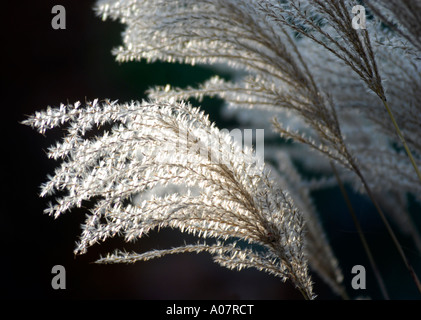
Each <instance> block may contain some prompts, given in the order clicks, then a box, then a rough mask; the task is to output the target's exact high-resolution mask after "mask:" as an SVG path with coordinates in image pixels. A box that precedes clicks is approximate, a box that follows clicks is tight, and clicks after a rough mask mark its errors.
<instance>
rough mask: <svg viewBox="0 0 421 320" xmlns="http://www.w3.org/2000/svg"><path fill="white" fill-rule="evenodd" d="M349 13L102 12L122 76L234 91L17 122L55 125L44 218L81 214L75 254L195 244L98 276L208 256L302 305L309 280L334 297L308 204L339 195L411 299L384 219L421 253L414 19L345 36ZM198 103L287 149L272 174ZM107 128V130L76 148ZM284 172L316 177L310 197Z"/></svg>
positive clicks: (335, 279) (196, 91) (332, 270)
mask: <svg viewBox="0 0 421 320" xmlns="http://www.w3.org/2000/svg"><path fill="white" fill-rule="evenodd" d="M357 5H358V6H359V8H361V6H360V2H357V1H352V0H335V1H334V0H331V1H318V0H289V1H276V0H265V1H263V0H261V1H251V0H174V1H164V0H144V1H140V0H138V1H137V0H120V1H116V0H102V1H98V3H97V5H96V7H95V10H96V12H97V13H98V15H100V16H101V17H102V18H103V19H114V20H119V21H120V22H121V23H123V24H124V25H125V26H126V29H125V32H124V34H123V45H122V46H120V47H119V48H116V49H115V50H114V54H115V55H116V58H117V60H118V61H120V62H124V61H132V60H142V59H146V60H147V61H148V62H154V61H157V60H160V61H166V62H179V63H187V64H192V65H195V64H210V65H217V66H220V65H227V66H229V67H230V68H231V69H232V70H233V71H232V72H233V74H234V75H235V76H234V77H233V80H231V81H227V80H223V79H221V78H219V77H217V76H215V77H212V78H211V79H209V80H208V81H206V82H205V83H203V84H202V85H200V86H198V87H187V88H173V87H171V86H170V85H168V86H165V87H156V88H152V89H150V90H149V92H148V94H149V100H147V101H142V102H131V103H118V102H116V101H114V102H110V101H97V100H95V101H93V102H88V103H86V105H84V106H82V105H81V104H80V103H75V104H73V105H61V106H60V107H59V108H48V109H47V110H46V111H43V112H37V113H36V114H35V115H34V116H32V117H30V118H29V119H28V120H26V121H25V123H26V124H28V125H32V126H33V127H35V128H36V129H37V130H38V131H39V132H41V133H44V132H45V131H46V130H48V129H51V128H53V127H57V126H61V125H66V128H67V129H66V130H67V134H66V136H65V138H64V139H63V141H61V142H60V143H58V144H57V145H56V146H54V147H52V148H51V149H50V150H49V156H50V157H52V158H55V159H62V163H61V166H60V167H59V168H58V169H57V170H56V172H55V174H54V176H52V177H51V178H50V180H49V181H48V182H47V183H46V184H44V185H43V191H42V195H43V196H46V195H52V194H55V193H56V192H57V191H65V192H64V193H63V192H60V194H64V195H63V196H62V197H59V196H57V197H56V202H55V203H53V204H51V206H50V207H48V208H47V209H46V212H47V213H49V214H51V215H54V216H55V217H57V216H59V215H60V214H62V213H63V212H65V211H68V210H70V209H71V208H73V207H80V206H81V205H82V203H83V202H85V201H88V200H90V201H91V202H93V207H92V209H90V210H89V212H88V213H87V218H86V222H85V224H84V225H83V232H82V235H81V238H80V241H79V243H78V245H77V247H76V250H75V251H76V252H77V253H84V252H85V251H86V250H87V248H88V247H89V246H91V245H93V244H94V243H97V242H99V241H104V240H106V239H107V238H110V237H113V236H116V235H122V236H124V237H125V239H126V240H128V241H130V240H133V239H137V238H141V237H142V236H143V235H145V234H147V233H148V232H149V231H150V230H152V229H159V228H164V227H170V228H177V229H179V230H180V231H181V232H188V233H192V234H194V235H196V236H198V237H199V242H198V243H194V244H186V245H185V246H182V247H177V248H170V249H166V250H156V251H149V252H144V253H123V252H117V253H114V254H110V255H108V256H106V257H103V258H101V259H100V260H99V262H102V263H109V262H135V261H139V260H149V259H152V258H156V257H161V256H163V255H166V254H175V253H181V252H202V251H207V252H209V253H210V254H212V256H213V258H214V260H215V261H216V262H218V263H219V264H221V265H223V266H226V267H228V268H233V269H242V268H245V267H255V268H257V269H259V270H264V271H267V272H269V273H271V274H273V275H275V276H279V277H281V278H282V279H283V280H286V279H290V280H291V281H292V282H293V283H294V284H295V286H296V287H297V288H298V289H299V290H300V291H301V292H302V294H303V295H304V296H305V297H306V298H313V297H314V296H315V295H314V294H313V290H312V281H311V279H310V273H309V271H308V267H310V268H311V270H313V271H314V272H317V273H318V274H319V275H320V276H321V277H322V279H324V280H325V281H326V283H328V284H329V285H330V286H331V288H332V290H334V291H335V292H336V293H338V294H340V295H342V296H343V297H346V293H345V289H344V286H343V283H342V280H343V276H342V272H341V270H340V268H339V263H338V261H337V259H336V258H335V255H334V253H333V251H332V249H331V247H330V245H329V242H328V240H327V237H326V235H325V234H324V231H323V228H322V225H321V223H320V221H319V218H318V213H317V211H316V209H315V206H314V205H313V203H312V198H311V195H310V193H311V191H312V190H315V189H320V188H323V187H326V186H330V185H335V184H339V185H340V186H341V185H342V183H343V182H346V183H351V184H352V186H353V187H354V188H355V190H357V191H360V192H362V193H365V194H366V195H367V196H368V197H369V198H370V199H371V201H372V202H373V203H374V205H375V207H376V209H377V211H378V213H379V215H380V217H381V218H382V221H383V222H384V224H385V225H386V227H387V230H388V232H389V233H390V235H391V237H392V239H393V241H394V244H395V246H396V248H397V249H398V251H399V253H400V255H401V257H402V260H403V261H404V263H405V265H406V267H407V268H408V270H409V271H410V274H411V276H412V277H413V278H414V281H415V283H417V281H418V279H417V277H416V275H415V273H414V272H413V269H412V266H411V264H410V263H409V261H408V260H407V258H406V256H405V253H404V252H403V250H402V248H401V246H400V244H399V241H398V239H397V237H396V236H395V234H394V232H393V229H392V228H391V226H390V224H389V222H388V219H389V218H392V219H393V221H395V222H397V224H398V225H399V226H400V227H401V230H402V231H403V232H405V233H407V234H408V235H410V236H412V238H413V240H414V242H415V244H416V245H417V246H418V247H419V248H421V240H420V237H419V234H418V231H417V228H416V226H414V223H413V222H412V221H411V219H410V215H409V214H408V197H407V195H408V194H412V195H413V196H414V197H415V198H416V199H417V200H418V201H419V200H421V175H420V173H419V167H420V164H421V158H420V155H421V145H420V143H419V141H420V137H421V117H420V115H421V99H420V98H419V97H420V96H419V93H420V89H421V77H420V74H421V72H420V71H421V70H420V68H421V64H420V61H421V59H420V57H421V51H420V43H421V41H420V28H419V26H420V25H421V21H420V19H419V17H420V15H419V14H416V13H415V12H418V13H419V9H420V4H419V1H416V0H411V1H405V2H400V1H380V0H370V1H366V5H367V10H371V11H370V17H369V18H368V19H367V21H365V22H366V25H364V27H363V28H360V29H358V28H355V27H353V22H352V20H353V12H355V11H353V8H354V7H355V6H357ZM360 10H361V9H360ZM414 10H415V12H414ZM417 10H418V11H417ZM205 96H211V97H213V96H217V97H220V98H222V99H224V101H225V102H226V110H225V111H226V114H230V115H231V116H235V117H237V120H238V121H239V122H240V123H241V124H242V125H243V126H253V127H259V126H263V127H264V128H266V129H267V130H266V132H265V133H266V134H269V132H270V131H271V132H272V134H274V135H278V136H279V135H280V136H281V137H283V138H286V139H292V140H293V141H295V142H298V143H299V144H294V145H292V146H291V145H279V144H277V145H273V146H271V145H268V147H267V148H265V159H269V160H270V163H271V164H270V165H269V164H268V163H266V164H264V163H263V162H262V160H261V159H259V158H258V157H257V156H256V154H255V153H254V151H253V150H252V149H247V148H242V147H241V146H240V145H238V144H237V143H236V142H235V141H233V140H232V139H231V137H230V136H229V134H227V133H226V132H223V131H222V130H219V129H218V128H216V126H215V125H213V124H212V123H210V122H209V120H208V118H207V117H206V116H205V115H204V113H203V112H202V111H200V110H199V109H198V108H195V107H192V106H190V105H189V104H188V103H186V102H184V101H186V100H187V99H189V98H191V97H194V98H197V99H198V100H199V101H200V100H201V99H203V97H205ZM104 126H105V128H111V129H105V130H102V131H101V130H100V131H97V132H96V133H97V136H96V137H95V138H88V135H87V133H88V132H91V131H95V130H96V128H97V127H104ZM303 146H305V148H304V147H303ZM309 150H311V151H312V152H313V153H309ZM309 154H310V155H311V157H309ZM308 159H311V161H309V160H308ZM294 163H299V164H300V165H301V166H302V167H304V168H307V169H310V170H317V171H319V172H322V173H323V174H324V177H322V178H320V179H319V180H312V181H306V180H305V179H304V178H302V177H301V176H300V173H299V171H298V170H297V169H296V167H295V165H294ZM269 167H270V169H271V170H269ZM336 168H337V169H336ZM344 197H345V198H346V194H345V195H344ZM350 210H351V211H352V208H350ZM384 211H386V213H387V214H390V215H389V216H388V217H386V215H385V214H384ZM356 226H357V227H358V224H356ZM360 236H361V239H362V241H363V242H364V241H365V239H364V236H363V234H362V233H360ZM205 239H206V241H205ZM366 249H367V254H368V255H369V257H370V258H371V254H370V252H369V250H368V248H366ZM370 262H371V264H372V267H373V270H377V267H376V265H375V262H374V261H373V259H371V260H370ZM375 273H376V276H377V280H378V283H379V286H380V287H381V290H382V292H383V295H384V297H385V298H387V297H388V296H387V290H386V288H385V287H384V284H383V282H382V278H381V276H380V274H379V272H378V271H375ZM418 288H421V286H420V285H419V281H418Z"/></svg>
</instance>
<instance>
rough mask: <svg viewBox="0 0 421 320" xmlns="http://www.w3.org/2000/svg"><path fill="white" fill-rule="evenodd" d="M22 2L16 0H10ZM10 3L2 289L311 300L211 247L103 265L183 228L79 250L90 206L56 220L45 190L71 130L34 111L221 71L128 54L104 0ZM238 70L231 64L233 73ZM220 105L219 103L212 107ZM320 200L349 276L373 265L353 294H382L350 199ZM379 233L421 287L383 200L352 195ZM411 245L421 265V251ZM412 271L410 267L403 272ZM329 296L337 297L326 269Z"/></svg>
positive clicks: (321, 288) (371, 231)
mask: <svg viewBox="0 0 421 320" xmlns="http://www.w3.org/2000/svg"><path fill="white" fill-rule="evenodd" d="M10 3H11V2H10ZM14 3H15V4H13V5H12V4H8V7H6V9H4V10H3V12H2V15H3V18H2V23H3V27H2V34H3V36H2V39H3V40H2V43H3V44H2V50H1V51H2V52H3V57H2V65H3V66H2V88H3V90H4V92H3V94H2V122H3V126H2V131H3V130H4V132H3V134H2V137H3V141H2V147H1V150H2V151H1V154H2V157H3V158H5V159H6V161H3V166H2V170H1V172H2V179H1V184H2V195H3V197H2V204H1V210H0V214H1V217H0V221H1V224H0V226H1V233H2V246H1V250H0V255H1V264H2V267H1V288H2V290H1V294H2V298H27V299H34V298H35V299H69V298H92V299H301V297H300V294H299V293H298V292H297V291H296V290H294V288H293V287H292V286H291V285H290V284H288V283H286V284H283V283H281V282H280V281H279V279H277V278H274V277H272V276H270V275H267V274H265V273H262V272H258V271H255V270H244V271H241V272H236V271H230V270H227V269H224V268H222V267H220V266H218V265H216V264H214V263H213V262H212V261H211V258H210V256H209V255H207V254H199V255H194V254H186V255H180V256H171V257H166V258H163V259H158V260H155V261H149V262H145V263H137V264H134V265H105V266H104V265H95V264H93V263H92V262H94V261H95V260H96V259H97V258H98V257H99V256H100V254H105V253H107V252H109V251H112V250H114V249H115V248H123V247H124V248H126V249H127V250H137V251H143V250H146V249H150V248H167V247H171V246H175V245H177V244H179V243H181V241H182V239H183V238H181V237H180V236H179V233H178V232H175V231H161V232H160V233H159V234H158V233H151V235H150V236H149V237H148V238H145V239H142V240H139V241H138V242H136V243H133V244H124V243H123V241H121V240H120V239H112V240H110V241H107V242H106V243H104V244H102V245H95V246H94V247H92V248H91V249H90V250H89V251H88V253H87V254H85V255H82V256H74V254H73V249H74V247H75V242H76V241H77V239H78V236H79V234H80V227H79V226H80V224H81V223H83V221H84V213H83V211H82V210H74V211H72V212H70V213H67V214H65V215H63V216H61V217H60V218H58V219H56V220H54V219H53V218H52V217H49V216H46V215H44V214H43V213H42V212H43V209H44V208H45V204H46V201H48V199H47V200H46V199H40V198H39V197H38V193H39V185H40V184H41V183H42V182H44V181H46V175H47V174H48V173H50V174H52V173H53V170H54V167H55V162H54V161H53V160H49V159H47V157H46V155H45V150H46V149H47V148H48V146H49V145H51V144H52V143H53V142H54V141H55V140H56V139H59V138H60V137H62V135H63V133H62V132H61V131H60V130H53V131H51V132H50V133H47V137H43V136H41V135H39V134H38V133H36V132H35V131H34V130H32V129H31V128H29V127H26V126H23V125H21V124H20V123H19V122H20V121H22V120H24V119H25V116H26V115H29V114H32V113H33V112H35V111H36V110H42V109H44V108H45V107H47V106H48V105H51V106H58V105H59V104H60V103H61V102H63V103H66V102H67V101H69V102H71V103H73V102H75V101H78V100H80V101H82V102H84V101H85V100H93V99H95V98H99V99H103V98H109V99H111V100H114V99H119V100H120V101H130V100H132V99H133V100H140V99H142V98H144V91H145V90H146V89H147V88H148V87H151V86H153V85H165V84H167V83H170V84H173V85H178V86H186V85H195V84H197V83H200V82H201V81H203V80H205V79H207V78H209V77H210V76H211V75H212V74H214V72H213V71H212V70H210V69H205V68H200V67H194V68H193V67H189V66H180V65H171V64H164V63H156V64H152V65H148V64H146V63H144V62H136V63H126V64H119V63H117V62H115V61H114V57H113V56H112V54H111V49H112V48H113V47H116V46H118V45H119V44H120V43H121V36H120V34H121V32H122V31H123V26H121V25H120V24H119V23H117V22H110V21H106V22H103V21H101V19H99V18H98V17H96V16H95V15H94V12H93V10H92V7H93V4H94V1H45V0H43V1H26V2H22V1H19V2H14ZM55 4H60V5H63V6H64V7H65V8H66V30H53V28H52V27H51V19H52V18H53V16H54V15H53V14H52V13H51V8H52V7H53V6H54V5H55ZM223 76H227V77H228V75H223ZM212 105H213V107H212ZM219 106H220V103H219V101H214V100H213V101H210V100H206V101H205V102H204V108H205V109H206V111H207V112H209V113H210V114H211V119H212V120H214V121H216V122H217V124H218V126H220V127H228V126H232V125H233V123H231V122H229V123H228V122H224V120H223V119H221V118H220V117H219V116H218V109H219ZM317 196H318V198H317V199H318V200H317V205H318V206H319V208H320V211H321V212H323V216H322V218H323V221H324V225H325V227H326V230H327V232H328V236H329V238H330V239H331V242H332V245H333V247H334V249H335V253H336V254H337V256H338V258H339V261H340V262H341V265H342V268H343V271H344V274H345V277H346V279H345V283H346V286H347V287H348V288H350V279H351V278H352V275H351V274H350V270H351V268H352V266H353V265H356V264H362V265H365V266H366V267H367V272H368V280H367V283H368V285H367V286H368V288H367V290H366V291H362V292H355V291H352V289H350V295H351V296H352V297H357V296H366V295H368V296H371V297H373V298H380V296H379V292H378V289H377V286H376V284H375V282H374V278H373V277H372V275H371V272H370V270H369V264H368V262H367V259H366V258H365V254H364V251H363V250H362V247H361V245H360V243H359V240H358V237H357V235H356V233H355V230H354V228H353V226H352V222H351V220H350V218H349V216H348V215H347V213H346V207H345V205H344V203H343V200H342V199H341V196H340V193H339V191H338V190H336V189H332V190H329V192H328V193H326V192H320V193H319V194H318V195H317ZM352 197H353V198H352V199H353V201H354V203H355V204H356V207H357V209H358V212H359V215H360V218H361V221H362V224H363V226H364V228H365V229H367V230H368V238H369V241H371V243H372V244H373V245H374V247H375V249H376V251H375V252H376V258H378V259H379V265H381V266H382V267H381V271H382V272H383V273H384V274H385V278H386V284H387V285H388V286H389V288H390V291H391V292H392V294H391V295H392V298H397V299H413V298H417V294H416V292H415V290H414V288H413V287H414V286H413V284H412V283H411V280H410V278H409V276H407V274H406V273H405V269H404V267H403V266H402V263H401V262H400V261H399V258H398V256H397V254H396V253H395V252H394V249H393V247H392V245H391V243H390V239H388V237H387V235H385V232H384V230H383V229H382V227H381V225H380V223H379V221H378V219H377V218H376V217H375V215H374V214H371V213H372V207H371V205H370V204H369V202H368V201H367V200H365V199H364V198H362V197H361V196H358V195H355V194H353V195H352ZM403 241H404V244H405V246H406V248H409V249H408V250H409V254H410V255H411V257H412V258H413V259H415V264H414V266H415V268H416V270H417V269H418V271H419V269H421V267H420V266H421V263H420V258H419V256H418V255H415V254H412V252H413V248H412V247H411V246H412V244H411V242H410V241H409V240H407V239H403ZM54 265H63V266H64V267H65V268H66V289H65V290H53V289H52V287H51V279H52V277H53V275H52V274H51V269H52V267H53V266H54ZM401 275H402V276H401ZM314 281H315V282H316V284H315V292H316V293H317V294H318V296H319V298H320V299H337V297H336V296H335V295H333V294H332V293H331V292H330V290H329V288H327V287H326V286H325V285H324V284H323V283H322V281H321V280H320V279H319V278H317V276H314Z"/></svg>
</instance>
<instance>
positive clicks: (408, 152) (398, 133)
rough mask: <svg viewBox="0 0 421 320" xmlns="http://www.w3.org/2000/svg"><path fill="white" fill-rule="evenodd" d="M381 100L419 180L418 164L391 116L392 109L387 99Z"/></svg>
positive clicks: (420, 176) (420, 178) (420, 174)
mask: <svg viewBox="0 0 421 320" xmlns="http://www.w3.org/2000/svg"><path fill="white" fill-rule="evenodd" d="M382 102H383V104H384V106H385V108H386V110H387V113H388V114H389V117H390V119H391V120H392V123H393V126H394V127H395V130H396V133H397V135H398V137H399V139H400V140H401V142H402V144H403V147H404V148H405V151H406V153H407V155H408V157H409V159H410V160H411V163H412V166H413V167H414V169H415V172H416V173H417V176H418V179H419V180H420V181H421V172H420V170H419V169H418V166H417V164H416V162H415V159H414V156H413V155H412V152H411V150H410V149H409V147H408V144H407V143H406V140H405V137H404V136H403V134H402V132H401V130H400V128H399V125H398V123H397V122H396V119H395V117H394V116H393V113H392V110H391V109H390V107H389V104H388V103H387V100H386V99H385V98H382Z"/></svg>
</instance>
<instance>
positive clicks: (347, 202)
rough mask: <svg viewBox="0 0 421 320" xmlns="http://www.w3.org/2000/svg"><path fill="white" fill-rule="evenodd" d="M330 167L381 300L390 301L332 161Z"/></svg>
mask: <svg viewBox="0 0 421 320" xmlns="http://www.w3.org/2000/svg"><path fill="white" fill-rule="evenodd" d="M330 165H331V167H332V171H333V173H334V175H335V177H336V180H337V181H338V185H339V188H340V190H341V193H342V196H343V197H344V200H345V203H346V205H347V207H348V210H349V213H350V214H351V217H352V221H353V222H354V225H355V228H356V229H357V232H358V236H359V237H360V240H361V242H362V245H363V247H364V250H365V253H366V254H367V257H368V260H369V261H370V265H371V268H372V269H373V272H374V275H375V277H376V280H377V283H378V285H379V288H380V291H381V292H382V295H383V298H384V299H385V300H390V298H389V294H388V292H387V290H386V286H385V284H384V280H383V277H382V276H381V274H380V271H379V269H378V267H377V264H376V262H375V260H374V257H373V254H372V253H371V250H370V247H369V246H368V242H367V239H366V238H365V236H364V232H363V230H362V228H361V225H360V222H359V221H358V218H357V215H356V214H355V211H354V208H353V207H352V204H351V201H350V200H349V197H348V193H347V192H346V190H345V187H344V185H343V183H342V180H341V178H340V176H339V174H338V171H337V170H336V168H335V165H334V164H333V162H332V161H330Z"/></svg>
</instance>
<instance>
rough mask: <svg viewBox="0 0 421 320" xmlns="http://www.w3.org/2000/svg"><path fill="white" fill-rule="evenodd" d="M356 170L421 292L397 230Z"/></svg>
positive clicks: (355, 169) (356, 168)
mask: <svg viewBox="0 0 421 320" xmlns="http://www.w3.org/2000/svg"><path fill="white" fill-rule="evenodd" d="M354 171H355V173H356V174H357V175H358V177H359V178H360V180H361V182H362V184H363V186H364V189H365V190H366V192H367V195H368V197H369V198H370V199H371V202H372V203H373V204H374V206H375V208H376V210H377V212H378V214H379V216H380V218H381V220H382V221H383V224H384V225H385V227H386V230H387V232H388V233H389V235H390V237H391V238H392V241H393V243H394V245H395V247H396V249H397V250H398V252H399V255H400V256H401V258H402V260H403V262H404V264H405V266H406V268H407V269H408V271H409V274H410V275H411V277H412V279H413V280H414V283H415V285H416V286H417V289H418V291H419V292H420V293H421V282H420V280H419V279H418V276H417V275H416V273H415V271H414V268H413V267H412V265H411V263H410V262H409V260H408V258H407V257H406V255H405V252H404V251H403V249H402V246H401V244H400V243H399V240H398V238H397V237H396V235H395V232H394V231H393V229H392V227H391V226H390V224H389V222H388V221H387V218H386V216H385V215H384V213H383V210H382V209H381V208H380V205H379V204H378V202H377V200H376V198H375V197H374V195H373V193H372V191H371V189H370V187H369V186H368V184H367V182H366V181H365V178H364V176H363V175H362V174H361V172H360V171H359V169H358V167H356V166H355V167H354Z"/></svg>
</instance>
